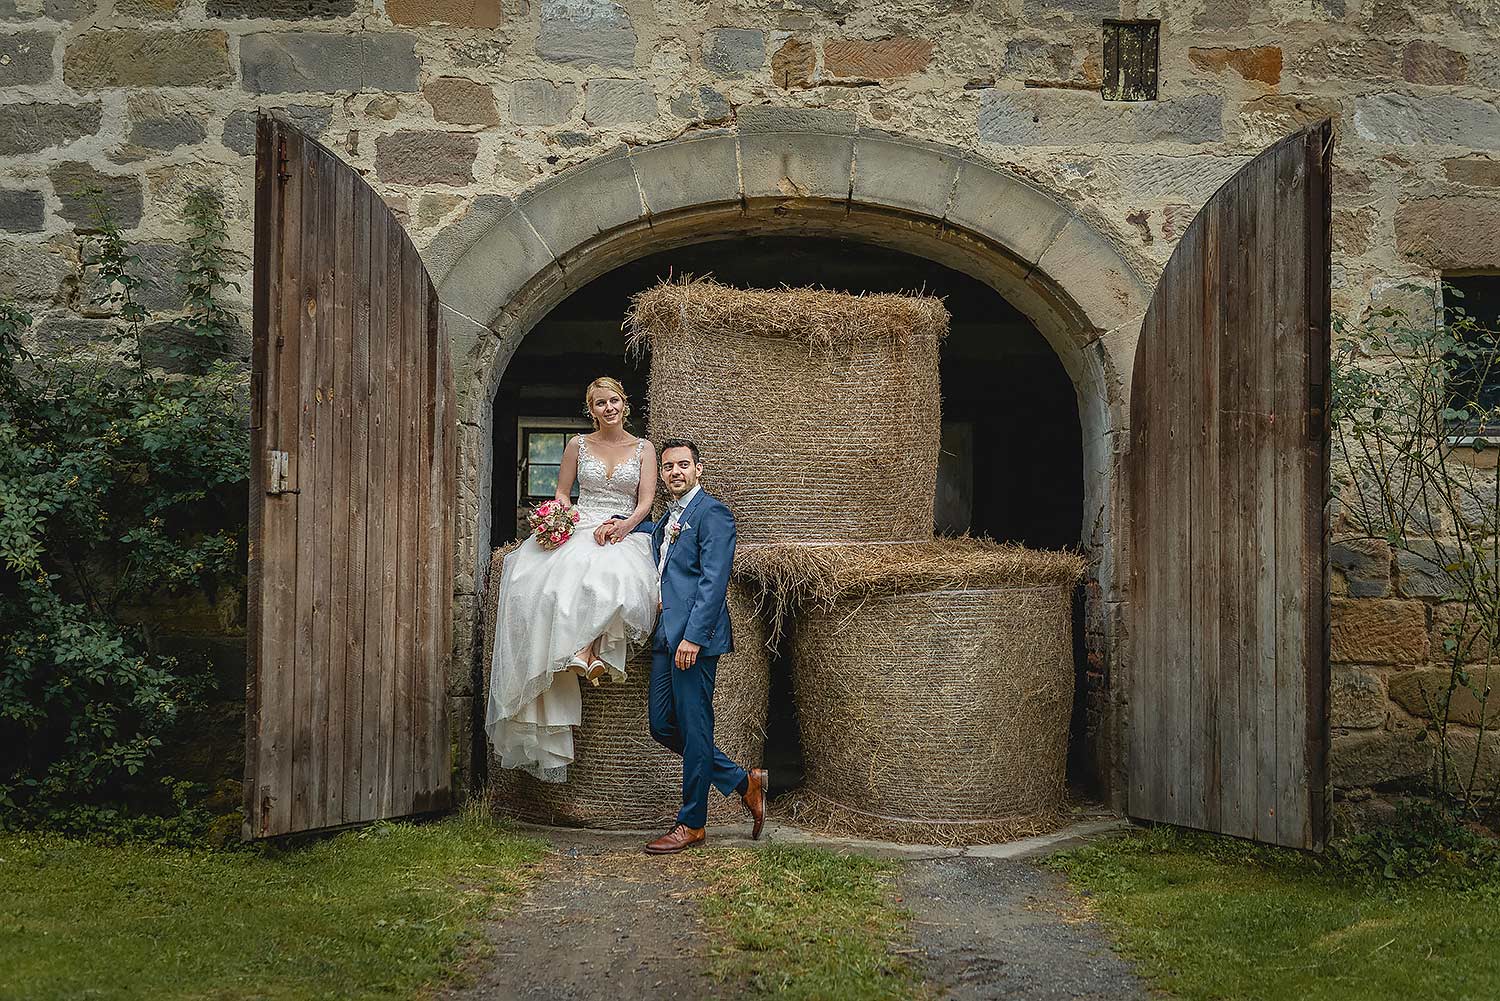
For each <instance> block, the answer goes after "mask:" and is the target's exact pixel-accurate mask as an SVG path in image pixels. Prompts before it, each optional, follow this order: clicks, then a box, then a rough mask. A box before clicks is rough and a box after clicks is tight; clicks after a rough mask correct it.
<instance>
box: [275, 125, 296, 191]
mask: <svg viewBox="0 0 1500 1001" xmlns="http://www.w3.org/2000/svg"><path fill="white" fill-rule="evenodd" d="M276 178H277V180H279V181H281V183H282V184H285V183H286V182H287V181H289V180H291V179H292V172H291V171H290V170H287V169H286V136H280V137H278V138H277V140H276Z"/></svg>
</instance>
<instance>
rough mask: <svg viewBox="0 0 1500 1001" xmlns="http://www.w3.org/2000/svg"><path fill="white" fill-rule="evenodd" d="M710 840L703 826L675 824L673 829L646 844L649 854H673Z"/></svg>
mask: <svg viewBox="0 0 1500 1001" xmlns="http://www.w3.org/2000/svg"><path fill="white" fill-rule="evenodd" d="M707 840H708V832H707V831H706V830H705V829H704V828H702V827H688V826H687V825H686V824H673V825H672V829H671V830H670V831H668V832H667V833H666V834H663V835H662V836H661V837H659V838H657V839H656V840H655V841H653V842H651V843H650V844H649V845H647V846H646V854H647V855H671V854H674V853H676V852H680V851H683V850H684V849H687V848H697V847H698V846H699V845H701V844H703V843H704V842H705V841H707Z"/></svg>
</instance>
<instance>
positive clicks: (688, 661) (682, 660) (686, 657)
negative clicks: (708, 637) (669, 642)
mask: <svg viewBox="0 0 1500 1001" xmlns="http://www.w3.org/2000/svg"><path fill="white" fill-rule="evenodd" d="M702 649H703V648H702V647H701V646H699V645H698V644H696V643H694V642H693V641H692V640H683V641H682V642H681V643H679V644H677V669H678V670H680V671H686V670H687V669H688V668H690V667H692V666H693V665H694V664H696V663H698V651H699V650H702Z"/></svg>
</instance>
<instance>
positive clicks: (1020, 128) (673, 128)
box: [0, 0, 1500, 797]
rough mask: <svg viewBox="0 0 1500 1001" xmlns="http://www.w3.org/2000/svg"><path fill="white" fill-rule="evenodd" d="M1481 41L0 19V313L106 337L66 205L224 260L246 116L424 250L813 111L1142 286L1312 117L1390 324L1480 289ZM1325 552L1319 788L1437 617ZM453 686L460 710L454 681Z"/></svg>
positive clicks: (1485, 43)
mask: <svg viewBox="0 0 1500 1001" xmlns="http://www.w3.org/2000/svg"><path fill="white" fill-rule="evenodd" d="M1122 15H1123V16H1126V17H1135V16H1139V17H1160V18H1161V19H1162V22H1163V23H1162V31H1161V64H1160V65H1161V71H1160V72H1161V77H1160V79H1161V85H1160V99H1159V100H1158V101H1155V102H1149V103H1142V104H1123V103H1116V102H1104V101H1102V100H1101V99H1100V97H1099V94H1098V86H1099V83H1100V77H1101V42H1100V21H1101V19H1102V18H1105V17H1117V16H1122ZM1497 40H1500V8H1497V6H1496V4H1495V2H1494V0H1441V2H1436V3H1434V2H1432V0H1260V2H1256V3H1249V2H1244V0H1190V2H1188V3H1185V4H1174V5H1165V4H1161V3H1152V2H1146V0H977V2H955V0H925V2H920V0H919V2H909V0H890V2H881V3H873V2H859V0H802V2H798V0H747V2H744V3H735V4H728V3H720V2H710V3H684V2H680V0H654V2H653V0H422V2H418V0H0V88H3V95H0V102H3V103H0V296H5V297H11V298H15V299H19V300H22V301H24V302H25V303H26V304H27V305H29V306H30V307H31V308H32V309H33V311H34V312H36V314H37V315H38V317H39V319H40V323H39V326H38V329H37V332H36V338H37V340H38V342H39V343H40V344H41V345H42V346H44V347H46V348H48V349H50V350H68V349H70V348H72V347H74V346H77V345H80V344H83V343H86V342H87V341H88V340H89V339H90V338H91V336H94V335H96V334H97V330H98V325H99V324H102V323H107V322H108V320H107V318H101V317H99V316H98V315H97V311H96V310H94V309H91V308H89V307H88V305H87V303H86V302H85V301H84V300H85V298H86V296H85V293H84V290H83V287H82V283H81V282H80V280H79V277H78V261H77V253H76V238H75V233H74V228H75V226H77V225H79V224H80V223H82V222H84V221H85V219H86V213H87V207H86V206H85V205H84V204H83V203H82V200H81V199H80V197H79V194H78V191H79V188H80V187H82V186H83V185H86V184H91V185H95V186H98V187H101V188H103V189H104V191H105V192H106V195H107V198H108V200H109V203H110V204H111V206H112V208H113V210H114V212H115V214H116V216H117V218H118V219H119V220H120V221H121V223H122V224H123V225H124V226H125V227H126V228H127V230H128V236H129V237H130V239H131V240H132V241H133V243H134V244H135V246H136V248H137V252H138V253H139V254H140V255H141V257H142V259H143V266H144V267H146V268H147V269H148V270H150V271H151V273H152V274H153V276H156V277H157V278H160V279H162V280H159V281H153V283H152V285H151V288H150V289H149V290H148V291H149V292H150V294H152V295H156V296H158V297H159V301H157V302H155V303H154V304H153V305H154V307H155V308H159V309H165V310H170V309H173V308H175V307H176V305H177V303H176V302H175V301H174V293H173V292H172V289H171V286H170V282H168V281H166V280H165V276H167V275H169V274H170V271H171V265H172V263H173V262H174V261H175V260H176V257H177V255H178V254H179V253H180V251H179V249H178V244H179V242H180V240H181V238H182V235H183V231H182V225H181V220H180V210H181V204H182V200H183V197H184V195H185V193H186V192H187V191H189V190H190V189H191V188H192V187H193V186H195V185H199V184H205V183H207V184H213V185H216V186H218V187H220V188H221V189H222V190H223V191H224V194H225V197H226V203H227V206H228V211H229V213H230V215H231V217H232V221H231V232H232V233H233V236H234V240H235V242H236V244H237V247H238V249H239V250H241V251H243V252H245V254H246V255H247V256H246V258H245V261H246V264H247V266H248V252H249V250H250V244H251V228H250V212H251V196H250V192H251V182H252V172H253V165H252V156H253V144H254V120H255V114H256V112H257V110H258V109H269V108H275V109H280V110H281V111H282V112H283V113H285V114H286V115H288V116H289V117H290V118H291V119H293V120H294V121H296V122H298V123H299V124H300V125H301V126H302V127H303V128H304V129H305V130H307V131H308V132H310V133H312V134H315V135H317V136H318V137H320V138H321V140H322V141H323V142H324V143H325V144H327V145H329V146H330V147H331V148H333V149H334V150H335V151H336V152H337V153H338V155H339V156H341V157H342V158H344V159H345V160H346V161H348V162H349V163H351V164H353V165H354V166H355V167H356V168H357V169H359V170H360V171H361V172H362V173H363V174H364V175H365V177H366V178H367V179H368V180H369V181H370V182H371V183H372V184H373V185H375V186H376V188H377V189H378V190H379V191H380V192H381V193H382V195H383V196H384V197H385V198H386V200H387V202H388V203H389V204H390V205H391V206H392V208H393V209H394V210H395V211H396V212H397V213H398V215H399V216H400V217H401V218H402V219H403V221H404V222H405V224H406V225H407V226H408V228H409V229H410V231H411V232H412V234H413V236H414V238H415V239H416V241H417V244H418V246H419V247H425V246H428V245H429V244H431V243H432V241H433V240H434V239H435V238H436V237H437V236H438V234H440V233H442V232H443V231H445V230H448V232H450V233H452V232H454V231H455V230H458V231H461V230H462V227H463V226H464V218H465V216H466V215H468V214H469V213H470V212H471V211H473V212H479V213H483V212H488V213H491V214H493V213H494V212H495V211H496V208H495V206H496V204H497V203H500V204H503V202H500V201H499V200H502V199H505V198H508V197H511V196H516V195H519V194H521V193H522V192H525V191H528V190H531V189H534V188H536V186H537V185H539V184H541V183H542V182H544V181H545V180H546V179H548V178H549V177H551V176H553V175H555V174H557V173H558V172H560V171H562V170H563V169H565V168H567V167H569V166H573V165H576V164H580V163H583V162H585V161H590V160H594V159H596V158H600V157H603V156H605V155H606V154H609V153H611V151H614V150H616V149H617V147H618V146H619V145H620V144H622V143H623V144H626V145H627V146H630V147H632V148H635V147H639V146H641V145H643V144H647V143H652V142H656V141H659V140H664V139H669V138H672V137H675V136H679V135H684V134H689V135H690V134H693V133H694V132H696V131H700V130H705V129H707V128H709V127H713V126H722V125H734V124H736V123H737V122H739V121H740V119H741V113H742V110H743V109H745V108H747V107H765V106H775V107H797V108H803V109H809V113H811V114H823V113H824V111H825V109H826V112H827V113H828V114H831V115H834V116H836V117H837V119H838V120H839V121H840V122H846V121H847V122H852V123H853V124H854V126H855V127H857V128H863V129H880V130H885V131H888V132H893V133H898V134H901V135H903V136H907V137H911V138H914V139H918V140H933V141H937V142H942V143H945V144H948V145H950V146H956V147H960V148H962V149H964V150H966V151H968V152H969V153H970V154H971V155H973V156H975V157H976V158H978V159H981V160H984V161H987V162H989V163H992V164H995V165H998V166H1000V167H1002V168H1003V169H1005V170H1008V171H1010V172H1012V173H1014V174H1016V175H1018V176H1020V177H1023V178H1025V179H1027V180H1028V181H1030V182H1031V183H1033V184H1035V185H1037V186H1038V187H1040V188H1042V189H1044V190H1046V191H1048V192H1051V193H1052V194H1053V195H1054V196H1055V197H1056V198H1057V199H1058V200H1060V201H1061V202H1063V203H1064V204H1067V205H1070V206H1072V207H1074V208H1075V210H1076V211H1077V212H1078V213H1079V214H1080V215H1081V216H1083V217H1084V218H1085V219H1086V220H1087V221H1088V222H1089V223H1090V224H1091V225H1092V226H1093V227H1094V228H1095V229H1096V230H1097V231H1099V232H1102V233H1104V234H1106V235H1107V237H1108V238H1109V240H1110V241H1112V242H1113V244H1114V245H1115V247H1116V248H1117V249H1118V251H1119V252H1120V253H1121V254H1123V255H1124V256H1125V258H1126V259H1127V260H1128V261H1129V262H1130V263H1131V264H1132V266H1133V267H1134V268H1135V269H1136V270H1137V271H1138V272H1139V274H1140V275H1141V277H1142V278H1143V279H1144V280H1145V282H1146V284H1147V286H1148V287H1149V285H1150V283H1151V282H1152V281H1153V280H1154V278H1155V276H1156V275H1157V274H1158V273H1159V272H1160V269H1161V268H1162V266H1163V265H1164V263H1165V261H1166V259H1167V257H1168V256H1169V255H1170V254H1171V251H1172V249H1173V247H1174V246H1175V243H1176V241H1177V239H1178V238H1179V237H1180V235H1181V234H1182V232H1183V230H1184V228H1185V227H1186V226H1187V224H1188V222H1189V221H1190V220H1191V219H1192V217H1193V215H1194V213H1195V212H1196V211H1197V209H1198V207H1199V206H1200V205H1201V204H1202V203H1203V202H1204V201H1205V200H1206V199H1207V197H1208V196H1209V194H1210V193H1211V192H1212V191H1213V190H1214V189H1215V188H1216V187H1217V185H1218V184H1219V183H1220V182H1221V181H1222V180H1223V179H1225V178H1226V177H1228V176H1229V175H1230V174H1231V173H1232V172H1233V171H1234V170H1235V169H1236V168H1237V167H1238V166H1239V165H1241V164H1242V163H1244V162H1245V161H1246V160H1247V159H1248V158H1249V157H1251V156H1253V155H1254V154H1255V153H1256V152H1258V151H1259V150H1261V149H1262V148H1264V147H1265V146H1266V145H1268V144H1269V143H1270V142H1272V141H1274V140H1275V139H1276V138H1278V137H1280V136H1281V135H1283V134H1285V133H1286V132H1287V131H1289V130H1290V129H1292V128H1294V127H1296V126H1298V125H1300V124H1302V123H1305V122H1308V121H1311V120H1313V119H1315V118H1317V117H1320V116H1323V115H1331V116H1333V117H1334V120H1335V122H1336V129H1337V143H1338V146H1337V153H1336V156H1335V163H1336V165H1337V166H1336V178H1335V181H1336V183H1335V193H1334V203H1333V205H1334V209H1333V229H1334V306H1335V309H1336V311H1338V312H1340V313H1343V314H1346V315H1348V316H1349V317H1350V318H1351V319H1354V320H1360V319H1362V318H1365V317H1367V316H1369V315H1371V314H1372V312H1374V311H1376V310H1378V309H1380V308H1381V307H1383V306H1385V305H1387V304H1391V303H1399V302H1404V301H1406V300H1405V299H1404V298H1403V297H1405V296H1408V295H1409V294H1408V293H1403V292H1400V291H1398V290H1397V286H1398V285H1401V284H1402V283H1407V282H1416V283H1419V284H1425V285H1426V286H1428V287H1432V285H1433V283H1434V281H1435V278H1436V275H1437V274H1438V273H1439V270H1440V269H1462V268H1471V269H1472V268H1500V240H1497V238H1496V233H1497V232H1500V230H1497V228H1496V226H1495V225H1494V224H1495V222H1497V221H1500V152H1497V151H1500V104H1497V98H1500V94H1497V86H1500V56H1496V55H1495V53H1496V52H1497V51H1500V47H1497V44H1496V42H1497ZM747 117H748V116H747ZM601 162H603V163H608V162H609V161H601ZM785 194H787V195H788V196H789V197H796V195H797V192H796V191H795V190H792V191H786V192H785ZM479 196H489V197H487V198H481V197H479ZM450 263H451V262H450ZM240 280H241V282H242V285H243V292H242V296H243V299H242V301H241V303H240V304H239V305H240V306H241V307H242V308H245V307H246V304H247V303H248V297H249V292H250V280H249V274H248V271H246V272H245V273H244V274H242V275H241V276H240ZM479 319H480V321H481V322H488V321H489V319H490V318H489V317H480V318H479ZM1131 344H1132V345H1133V342H1131ZM1124 350H1125V356H1126V357H1128V355H1129V352H1130V350H1133V348H1132V347H1130V346H1127V347H1126V348H1125V349H1124ZM1124 375H1125V376H1126V377H1127V378H1128V372H1126V373H1124ZM471 430H472V429H471ZM474 461H477V460H474ZM1334 559H1335V590H1336V592H1337V595H1338V596H1337V597H1336V598H1335V602H1334V635H1335V640H1334V649H1335V653H1334V659H1335V661H1336V664H1335V667H1334V677H1335V682H1334V699H1333V711H1334V724H1335V727H1336V734H1337V736H1336V737H1335V755H1334V770H1335V778H1336V781H1337V782H1338V783H1339V784H1340V786H1341V787H1347V788H1349V789H1354V790H1367V789H1371V788H1379V787H1382V786H1388V785H1391V784H1393V783H1400V782H1402V781H1405V780H1406V779H1408V778H1409V777H1410V776H1411V774H1412V770H1413V768H1412V760H1413V752H1412V751H1411V748H1410V747H1409V746H1408V744H1409V743H1412V742H1410V741H1406V742H1403V739H1404V736H1405V735H1406V734H1407V731H1408V730H1409V729H1410V727H1411V726H1412V725H1414V720H1415V717H1414V716H1413V714H1412V712H1411V709H1412V705H1413V704H1412V702H1411V700H1410V697H1409V696H1410V693H1409V688H1408V686H1409V682H1408V681H1407V680H1406V679H1407V678H1410V677H1416V676H1417V675H1416V673H1415V672H1420V671H1424V670H1430V669H1431V664H1432V658H1431V656H1430V652H1429V651H1430V639H1429V637H1430V632H1431V630H1432V628H1433V627H1434V624H1435V623H1436V622H1439V621H1441V619H1442V616H1444V615H1445V614H1448V613H1447V612H1445V610H1444V606H1443V603H1442V601H1441V598H1442V595H1441V594H1428V593H1424V592H1423V590H1422V589H1423V586H1424V585H1422V584H1421V583H1420V582H1419V581H1418V578H1419V575H1418V574H1417V573H1416V572H1415V571H1414V570H1412V569H1411V568H1405V567H1403V566H1402V565H1401V563H1400V561H1398V560H1395V559H1393V558H1392V557H1391V556H1390V554H1389V553H1388V552H1383V551H1381V550H1380V548H1379V546H1378V545H1370V544H1364V543H1358V544H1357V543H1352V542H1351V543H1341V544H1339V545H1337V546H1336V547H1335V550H1334ZM460 602H461V605H462V606H463V607H464V608H469V609H472V607H474V604H475V603H474V599H473V596H472V583H471V584H470V585H468V587H467V588H466V589H465V593H464V594H462V595H461V596H460ZM1090 607H1091V608H1094V609H1104V608H1105V607H1106V604H1105V602H1104V601H1103V600H1096V601H1093V602H1091V606H1090ZM1103 617H1104V613H1102V612H1097V611H1096V613H1094V614H1093V615H1092V620H1091V623H1090V630H1089V634H1088V642H1089V647H1090V649H1089V653H1090V658H1091V662H1092V663H1093V664H1094V666H1095V673H1094V677H1093V679H1092V680H1093V684H1094V685H1095V686H1096V688H1097V689H1098V691H1099V692H1100V693H1104V694H1101V695H1099V696H1098V698H1097V699H1096V705H1095V710H1096V713H1102V712H1104V711H1105V709H1104V706H1105V703H1107V701H1108V694H1107V693H1109V692H1110V691H1111V686H1112V682H1111V678H1110V672H1111V670H1112V666H1111V663H1112V658H1111V652H1110V649H1109V639H1108V637H1109V635H1110V631H1109V630H1108V629H1107V628H1106V627H1105V624H1104V622H1103V621H1102V619H1103ZM468 644H469V640H468V638H462V637H461V642H460V644H459V646H460V650H467V649H470V647H469V645H468ZM452 687H453V691H452V692H451V694H452V695H453V696H454V698H455V700H457V701H455V703H454V705H455V709H456V710H460V711H464V712H466V711H467V708H468V707H469V705H470V703H469V701H468V700H471V699H472V698H473V695H474V687H473V679H472V678H471V677H469V675H468V674H467V673H466V672H463V671H456V672H455V675H454V681H453V686H452ZM1114 687H1116V688H1117V687H1118V686H1114ZM1355 795H1356V796H1361V797H1362V796H1364V795H1365V793H1364V792H1363V791H1360V792H1356V793H1355Z"/></svg>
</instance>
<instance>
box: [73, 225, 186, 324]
mask: <svg viewBox="0 0 1500 1001" xmlns="http://www.w3.org/2000/svg"><path fill="white" fill-rule="evenodd" d="M130 253H131V254H133V255H134V256H135V257H136V258H137V260H136V263H135V265H134V267H133V269H132V272H131V273H132V274H134V275H135V277H137V278H139V279H140V282H141V283H140V284H139V285H137V286H136V289H135V296H136V300H137V301H138V302H140V304H141V305H142V306H143V307H145V309H146V311H147V312H149V313H162V312H173V311H176V310H179V309H181V308H182V307H183V292H182V284H181V280H180V276H179V273H178V271H179V268H180V267H181V266H182V258H183V253H184V251H183V248H182V247H180V246H178V245H177V244H175V243H164V242H159V241H149V242H141V243H135V244H131V246H130ZM110 291H111V290H110V289H109V288H107V287H105V285H104V283H103V282H102V281H100V280H99V277H98V275H97V273H96V272H94V271H92V270H91V271H90V272H89V273H88V281H87V283H86V284H85V286H84V289H83V292H82V295H81V299H82V301H83V303H84V304H85V305H86V306H92V305H93V304H96V303H99V302H100V301H101V300H103V299H105V298H106V297H107V296H109V294H110Z"/></svg>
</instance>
